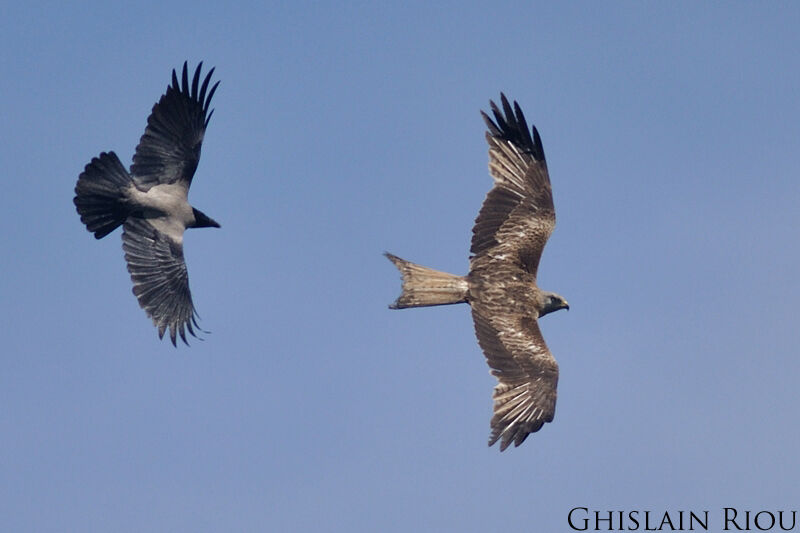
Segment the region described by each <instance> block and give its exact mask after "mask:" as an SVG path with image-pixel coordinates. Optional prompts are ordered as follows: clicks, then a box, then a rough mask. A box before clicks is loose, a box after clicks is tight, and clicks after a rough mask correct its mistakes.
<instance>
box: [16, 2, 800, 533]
mask: <svg viewBox="0 0 800 533" xmlns="http://www.w3.org/2000/svg"><path fill="white" fill-rule="evenodd" d="M287 4H288V3H276V4H269V3H267V4H264V3H260V2H253V3H250V4H244V3H241V4H238V5H236V6H225V5H223V4H221V3H219V2H214V3H210V2H199V3H198V2H191V3H190V2H174V3H166V2H159V3H155V2H142V3H134V4H130V3H129V4H124V5H123V4H118V3H109V2H83V3H78V4H73V5H68V4H63V5H61V4H52V3H38V2H29V3H16V4H15V5H6V6H4V7H3V8H2V17H0V20H2V22H0V25H1V26H3V31H0V64H2V67H3V76H2V77H0V94H2V96H3V97H2V99H0V116H2V117H3V127H2V129H0V131H2V133H0V136H1V138H0V141H1V142H0V166H1V167H2V174H3V176H4V187H5V192H4V194H2V196H0V217H2V218H0V223H2V227H3V228H4V234H5V240H4V243H5V253H3V254H2V257H1V258H0V295H2V304H1V305H0V323H2V328H1V329H0V331H2V335H3V338H4V342H3V345H4V348H3V353H2V356H0V360H2V362H3V371H2V372H0V405H2V407H0V435H2V438H1V439H0V471H2V476H0V529H2V530H4V531H59V532H64V531H82V532H83V531H119V532H126V531H131V532H134V531H333V532H338V531H342V532H345V531H347V532H350V531H388V532H393V531H397V532H407V531H461V532H466V531H476V532H477V531H481V532H483V531H502V530H506V529H512V528H513V529H514V530H517V531H563V530H566V529H567V523H566V516H567V513H568V511H569V509H571V508H573V507H576V506H585V507H589V508H592V509H599V510H603V509H621V510H630V509H641V510H644V509H652V510H654V511H657V512H663V511H664V510H679V509H692V510H704V509H709V510H711V515H712V525H714V526H715V527H716V526H719V525H720V524H719V520H718V518H719V517H718V516H717V515H719V512H718V510H719V509H721V508H722V507H724V506H738V507H739V508H740V509H742V510H744V509H752V510H760V509H771V510H779V509H796V508H797V502H798V497H800V490H798V488H797V479H798V477H800V462H798V460H797V458H796V453H797V444H798V442H799V441H800V429H798V428H800V414H798V409H797V407H798V397H797V391H796V388H797V383H798V381H799V380H800V361H799V360H798V344H799V342H800V328H798V325H797V323H798V313H797V302H798V300H800V281H798V279H800V277H798V276H799V275H800V252H798V246H797V242H798V235H799V234H800V210H798V205H800V185H798V170H799V168H798V162H797V161H798V160H797V154H800V98H799V97H798V95H800V54H798V50H800V34H798V32H797V28H798V27H799V26H800V8H798V6H797V5H796V4H793V3H769V4H763V3H759V4H752V3H743V2H730V3H726V4H725V5H721V4H712V3H695V2H677V3H653V2H618V3H588V2H575V3H568V4H567V3H558V4H556V3H544V2H542V3H531V2H519V3H498V2H492V3H483V4H481V3H470V2H466V3H465V2H442V3H437V4H436V5H435V6H434V5H430V4H429V3H416V2H410V3H403V4H399V3H397V4H395V5H386V4H380V3H368V2H365V3H349V4H347V5H341V4H340V3H322V4H320V3H307V2H294V3H291V5H287ZM187 59H188V60H189V62H190V64H192V65H193V64H195V63H196V62H197V61H199V60H203V61H204V62H205V65H207V66H209V67H210V66H215V67H216V68H217V70H216V79H220V80H221V84H220V87H219V89H218V91H217V93H216V95H215V98H214V102H213V107H214V108H215V109H216V112H215V114H214V117H213V118H212V120H211V123H210V126H209V129H208V131H207V134H206V137H205V143H204V146H203V156H202V159H201V162H200V166H199V169H198V171H197V174H196V176H195V180H194V183H193V187H192V190H191V195H190V200H191V202H192V203H193V205H195V206H197V207H198V208H200V209H202V210H203V211H204V212H205V213H207V214H209V215H210V216H212V217H213V218H214V219H216V220H217V221H219V222H220V223H221V224H222V228H221V229H219V230H202V231H191V232H189V233H188V234H187V236H186V240H185V253H186V260H187V264H188V269H189V276H190V281H191V287H192V291H193V296H194V301H195V305H196V306H197V309H198V311H199V313H200V315H201V317H202V319H201V326H202V327H203V328H205V329H208V330H210V331H212V332H213V333H211V334H209V335H206V336H205V341H202V342H200V341H194V342H192V346H191V347H190V348H186V347H179V348H178V349H174V348H173V347H172V345H171V344H169V343H168V342H160V341H159V340H158V338H157V335H156V331H155V329H154V328H153V327H152V325H151V324H150V322H149V320H148V319H147V317H146V316H145V315H144V312H143V311H142V310H141V309H140V308H139V307H138V305H137V303H136V300H135V298H134V297H133V295H132V294H131V283H130V279H129V276H128V273H127V271H126V269H125V264H124V260H123V254H122V250H121V243H120V237H119V232H116V233H114V234H112V235H110V236H109V237H107V238H105V239H103V240H102V241H99V242H97V241H95V239H94V238H93V237H92V236H91V235H90V234H89V233H88V232H86V230H85V228H84V227H83V226H82V224H81V223H80V221H79V219H78V216H77V214H76V213H75V210H74V207H73V204H72V196H73V187H74V185H75V181H76V179H77V176H78V174H79V173H80V172H81V170H82V169H83V167H84V165H85V164H86V163H87V162H88V161H89V160H90V159H91V158H92V157H93V156H95V155H97V154H98V153H99V152H101V151H107V150H115V151H116V152H117V154H119V156H120V158H121V159H122V161H123V162H125V163H129V162H130V159H131V157H132V155H133V150H134V148H135V146H136V144H137V142H138V140H139V137H140V135H141V134H142V132H143V130H144V126H145V121H146V117H147V115H148V113H149V111H150V108H151V107H152V105H153V103H154V102H155V101H156V100H157V99H158V98H159V96H160V95H161V94H162V92H163V91H164V89H165V88H166V86H167V84H168V82H169V76H170V72H171V70H172V69H173V68H176V67H179V66H180V65H181V64H182V63H183V61H184V60H187ZM500 91H504V92H505V93H506V94H507V95H508V96H509V97H511V98H513V99H516V100H518V101H519V103H520V105H521V106H522V108H523V110H524V111H525V113H526V115H527V117H528V119H529V122H531V123H534V124H536V126H537V127H538V129H539V131H540V132H541V135H542V138H543V142H544V147H545V153H546V154H547V158H548V164H549V168H550V173H551V178H552V183H553V190H554V197H555V202H556V209H557V213H558V226H557V228H556V231H555V233H554V234H553V237H552V238H551V240H550V242H549V244H548V246H547V248H546V250H545V254H544V258H543V261H542V265H541V268H540V272H539V278H540V279H539V283H540V285H541V286H542V287H543V288H545V289H548V290H553V291H556V292H558V293H560V294H562V295H564V296H565V297H566V298H567V299H568V300H569V302H570V305H571V310H570V311H569V312H568V313H567V312H561V313H555V314H553V315H550V316H548V317H546V318H545V319H543V321H542V329H543V332H544V334H545V337H546V339H547V341H548V344H549V346H550V349H551V351H552V352H553V353H554V355H555V356H556V358H557V359H558V361H559V364H560V368H561V378H560V382H559V400H558V406H557V409H556V419H555V421H554V423H552V424H548V425H547V426H546V427H545V428H543V429H542V430H541V431H540V432H539V433H537V434H535V435H532V436H531V437H530V438H529V439H528V440H527V441H526V442H525V443H524V445H523V446H521V447H520V448H516V449H509V450H508V451H506V452H504V453H502V454H501V453H499V451H498V449H497V448H496V447H495V448H487V446H486V439H487V436H488V433H489V419H490V416H491V389H492V386H493V385H494V379H493V378H492V377H491V376H490V375H489V373H488V368H487V366H486V364H485V362H484V359H483V356H482V354H481V352H480V349H479V348H478V345H477V343H476V341H475V338H474V333H473V330H472V323H471V318H470V315H469V309H468V308H467V307H466V306H452V307H439V308H431V309H417V310H406V311H390V310H388V309H387V305H388V304H389V303H390V302H392V301H393V300H394V298H395V297H396V296H397V295H398V294H399V290H400V280H399V275H398V273H397V272H396V270H395V269H394V267H393V266H392V265H391V264H390V263H389V262H388V261H386V260H385V259H384V258H383V257H382V256H381V253H382V252H383V251H384V250H389V251H391V252H393V253H396V254H398V255H400V256H402V257H405V258H407V259H410V260H413V261H416V262H419V263H422V264H425V265H429V266H431V267H434V268H438V269H442V270H448V271H451V272H454V273H458V274H463V273H465V272H466V270H467V267H468V250H469V242H470V235H471V233H470V230H471V227H472V222H473V220H474V218H475V216H476V214H477V212H478V209H479V207H480V204H481V202H482V201H483V198H484V196H485V194H486V192H487V191H488V190H489V188H490V186H491V180H490V178H489V176H488V173H487V148H486V144H485V140H484V126H483V123H482V121H481V119H480V116H479V113H478V112H479V110H480V109H487V107H488V101H489V99H490V98H492V99H497V98H498V97H499V93H500Z"/></svg>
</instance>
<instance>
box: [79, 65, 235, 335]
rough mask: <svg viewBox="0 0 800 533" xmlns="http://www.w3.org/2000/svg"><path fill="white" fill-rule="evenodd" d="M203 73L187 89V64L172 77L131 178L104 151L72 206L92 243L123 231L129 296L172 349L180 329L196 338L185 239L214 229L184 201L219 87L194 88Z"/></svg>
mask: <svg viewBox="0 0 800 533" xmlns="http://www.w3.org/2000/svg"><path fill="white" fill-rule="evenodd" d="M202 66H203V63H202V62H200V64H199V65H197V69H196V70H195V71H194V76H193V78H192V80H191V84H190V83H189V76H188V73H187V70H186V68H187V65H186V63H185V62H184V64H183V74H182V76H181V80H180V82H179V81H178V76H177V75H176V73H175V70H173V71H172V85H169V86H168V87H167V91H166V93H165V94H164V95H163V96H161V99H160V100H159V101H158V102H157V103H156V104H155V105H154V106H153V110H152V111H151V113H150V116H149V117H148V118H147V127H146V128H145V130H144V135H142V138H141V139H140V140H139V145H138V146H137V147H136V153H135V154H134V156H133V165H132V166H131V168H130V172H128V171H127V170H125V167H123V166H122V163H121V162H120V160H119V158H118V157H117V154H115V153H114V152H103V153H101V154H100V155H99V156H98V157H95V158H93V159H92V160H91V162H90V163H89V164H88V165H86V168H85V169H84V171H83V172H82V173H81V175H80V176H79V177H78V183H77V185H75V198H74V200H73V201H74V203H75V207H76V208H77V210H78V214H79V215H80V217H81V222H83V223H84V224H85V225H86V229H88V230H89V231H90V232H92V233H94V236H95V238H97V239H102V238H103V237H105V236H106V235H108V234H109V233H111V232H112V231H114V230H115V229H116V228H117V227H118V226H120V225H121V226H122V227H123V228H122V249H123V250H124V251H125V261H126V262H127V263H128V272H130V274H131V280H132V281H133V294H134V295H136V298H138V300H139V305H140V306H141V308H142V309H144V311H145V313H147V316H149V317H150V318H151V319H152V320H153V324H154V325H155V326H156V327H157V328H158V337H159V338H160V339H161V338H163V337H164V332H165V331H166V330H167V329H169V336H170V339H171V340H172V344H173V345H176V343H175V338H176V335H180V337H181V339H182V340H183V342H184V343H185V344H187V345H188V344H189V343H188V342H187V341H186V331H185V330H188V331H189V333H190V334H191V335H193V336H195V337H196V336H197V335H195V332H194V329H193V326H194V327H196V328H199V325H198V324H197V313H196V311H195V308H194V304H193V303H192V295H191V293H190V292H189V278H188V275H187V273H186V263H185V262H184V259H183V232H184V230H185V229H186V228H209V227H213V228H218V227H220V226H219V224H218V223H217V222H216V221H214V220H213V219H211V218H210V217H208V216H207V215H205V214H204V213H202V212H201V211H200V210H199V209H195V208H194V207H192V206H191V205H189V201H188V194H189V186H190V185H191V184H192V177H193V176H194V172H195V170H196V169H197V163H198V161H199V160H200V146H201V145H202V143H203V135H204V134H205V131H206V127H207V126H208V121H209V120H210V119H211V115H212V114H213V113H214V111H213V110H211V111H210V112H209V109H208V106H209V104H210V103H211V98H212V97H213V96H214V92H215V91H216V90H217V86H218V85H219V82H217V83H215V84H214V85H213V86H212V87H211V88H210V90H209V82H210V81H211V75H212V74H213V73H214V69H213V68H212V69H211V70H210V71H209V72H208V74H206V77H205V78H204V79H203V82H202V83H200V69H201V68H202Z"/></svg>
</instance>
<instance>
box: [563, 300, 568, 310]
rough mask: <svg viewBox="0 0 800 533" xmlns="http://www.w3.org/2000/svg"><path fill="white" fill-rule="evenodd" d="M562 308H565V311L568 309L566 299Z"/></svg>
mask: <svg viewBox="0 0 800 533" xmlns="http://www.w3.org/2000/svg"><path fill="white" fill-rule="evenodd" d="M563 309H566V310H567V311H569V304H568V303H567V301H566V300H564V307H563Z"/></svg>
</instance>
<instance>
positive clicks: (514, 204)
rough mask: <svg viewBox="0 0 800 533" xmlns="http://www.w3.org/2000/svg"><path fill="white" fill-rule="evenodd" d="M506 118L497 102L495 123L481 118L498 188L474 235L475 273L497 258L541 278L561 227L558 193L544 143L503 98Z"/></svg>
mask: <svg viewBox="0 0 800 533" xmlns="http://www.w3.org/2000/svg"><path fill="white" fill-rule="evenodd" d="M500 97H501V103H502V106H503V112H501V111H500V109H498V107H497V106H496V105H495V103H494V102H491V108H492V113H493V114H494V121H493V120H492V119H491V118H489V116H488V115H486V113H483V112H481V115H482V116H483V119H484V121H485V122H486V125H487V127H488V128H489V131H487V132H486V141H487V142H488V143H489V172H490V174H491V175H492V178H494V188H492V190H491V191H489V194H488V195H487V196H486V199H485V200H484V202H483V206H482V207H481V210H480V213H479V214H478V218H477V219H476V220H475V226H474V227H473V229H472V247H471V249H470V252H471V253H472V255H473V259H472V262H473V268H475V266H476V262H477V263H478V264H480V263H481V262H482V261H486V260H489V261H492V260H495V259H497V258H499V259H501V260H505V261H510V262H513V263H515V264H516V265H517V266H518V267H519V268H522V269H524V270H525V271H527V272H529V273H531V274H533V275H534V277H535V276H536V271H537V269H538V266H539V259H540V258H541V255H542V250H543V249H544V245H545V244H546V243H547V239H548V238H549V237H550V233H552V231H553V228H554V227H555V223H556V216H555V210H554V208H553V193H552V190H551V188H550V177H549V175H548V173H547V163H546V162H545V158H544V149H543V148H542V140H541V138H540V137H539V133H538V131H536V128H535V127H534V128H533V129H532V133H533V135H531V130H529V129H528V124H527V122H526V121H525V116H524V115H523V114H522V110H521V109H520V107H519V105H518V104H517V103H516V102H514V107H513V109H512V107H511V105H510V104H509V103H508V100H507V99H506V97H505V95H504V94H501V95H500Z"/></svg>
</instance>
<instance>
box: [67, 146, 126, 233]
mask: <svg viewBox="0 0 800 533" xmlns="http://www.w3.org/2000/svg"><path fill="white" fill-rule="evenodd" d="M130 184H131V177H130V174H128V171H126V170H125V167H123V166H122V163H120V161H119V158H118V157H117V154H115V153H114V152H108V153H106V152H103V153H102V154H100V156H99V157H95V158H94V159H92V161H91V162H90V163H89V164H88V165H86V168H85V169H84V171H83V172H81V175H80V177H79V178H78V184H77V185H76V186H75V199H74V200H73V201H74V203H75V207H77V208H78V214H79V215H80V216H81V222H83V223H84V224H86V229H88V230H89V231H91V232H92V233H94V236H95V237H96V238H98V239H102V238H103V237H105V236H106V235H108V234H109V233H111V232H112V231H114V230H115V229H116V228H117V226H119V225H120V224H122V223H123V222H125V219H126V218H128V215H129V214H130V209H129V208H128V206H127V205H126V202H125V189H126V188H127V187H129V186H130Z"/></svg>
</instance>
